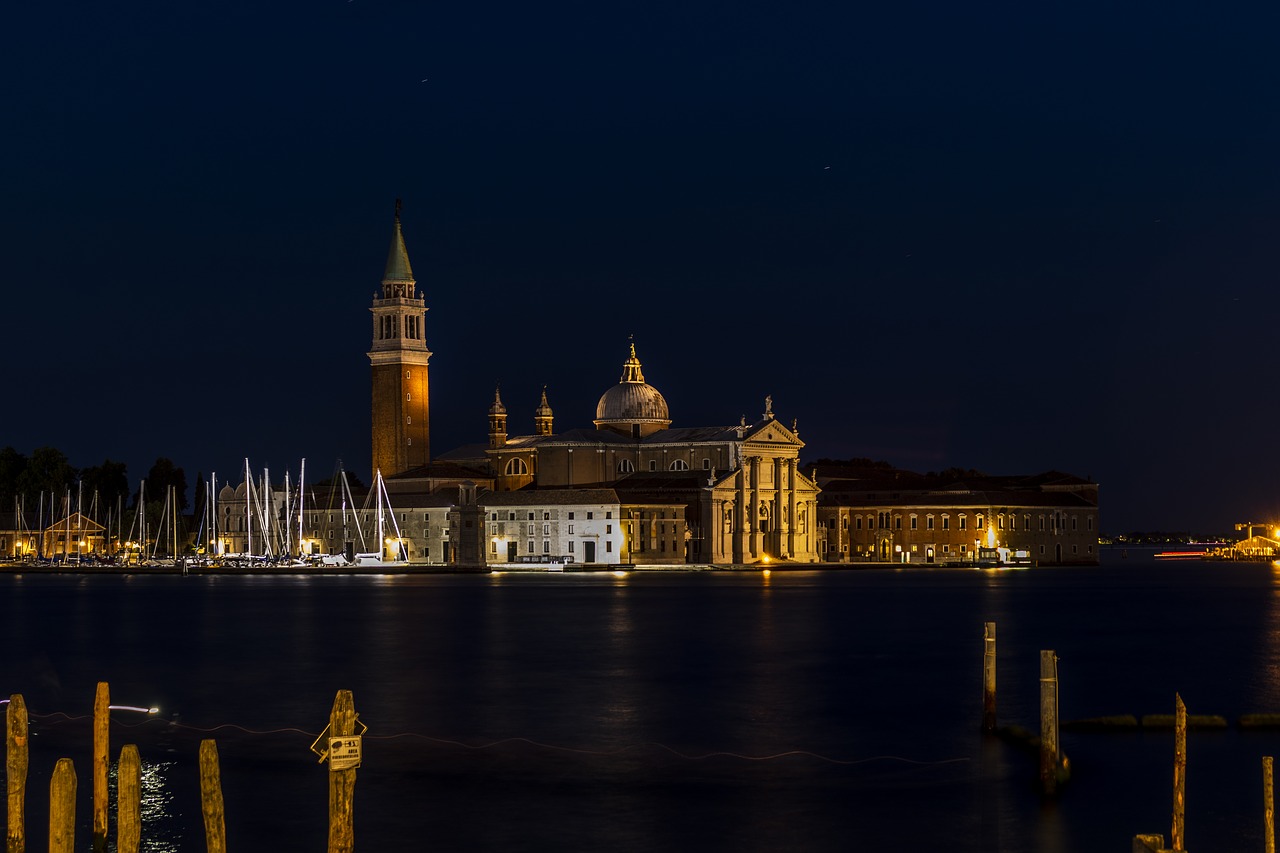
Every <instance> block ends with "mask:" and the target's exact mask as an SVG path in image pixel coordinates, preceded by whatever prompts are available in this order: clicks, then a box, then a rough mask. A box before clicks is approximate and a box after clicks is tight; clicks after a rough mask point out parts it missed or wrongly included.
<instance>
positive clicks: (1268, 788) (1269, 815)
mask: <svg viewBox="0 0 1280 853" xmlns="http://www.w3.org/2000/svg"><path fill="white" fill-rule="evenodd" d="M1272 764H1273V762H1272V758H1271V756H1270V755H1264V756H1263V757H1262V840H1263V844H1264V845H1265V847H1264V849H1265V850H1266V853H1276V789H1275V775H1274V769H1273V767H1272Z"/></svg>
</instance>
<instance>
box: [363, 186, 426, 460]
mask: <svg viewBox="0 0 1280 853" xmlns="http://www.w3.org/2000/svg"><path fill="white" fill-rule="evenodd" d="M416 285H417V282H416V281H415V279H414V277H413V268H412V267H410V266H409V253H408V251H407V250H406V249H405V246H404V235H403V234H402V233H401V231H400V199H396V220H395V227H394V229H393V230H392V232H391V249H390V250H389V251H388V253H387V267H386V270H385V272H383V274H382V291H381V292H380V293H375V294H374V296H373V305H372V306H371V307H370V308H369V311H370V312H372V314H373V346H372V347H371V348H370V350H369V353H368V354H369V363H370V365H371V366H372V378H373V468H372V469H371V470H370V472H369V474H370V476H371V477H372V476H373V473H374V472H375V471H379V470H381V471H382V474H383V476H390V475H392V474H399V473H402V472H404V471H408V470H409V469H411V468H417V467H419V466H421V465H426V464H427V463H428V462H429V461H431V418H430V415H431V408H430V404H429V401H428V395H427V389H428V386H427V362H428V361H429V360H430V358H431V352H430V350H428V349H427V344H426V341H425V339H424V329H423V325H424V320H425V319H426V312H427V307H426V302H425V300H423V298H422V295H421V294H420V293H419V292H418V291H417V288H416Z"/></svg>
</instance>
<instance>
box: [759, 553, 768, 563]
mask: <svg viewBox="0 0 1280 853" xmlns="http://www.w3.org/2000/svg"><path fill="white" fill-rule="evenodd" d="M760 562H762V563H767V562H769V555H768V554H765V555H764V556H763V557H761V558H760Z"/></svg>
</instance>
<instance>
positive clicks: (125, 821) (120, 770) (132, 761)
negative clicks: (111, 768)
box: [116, 743, 142, 853]
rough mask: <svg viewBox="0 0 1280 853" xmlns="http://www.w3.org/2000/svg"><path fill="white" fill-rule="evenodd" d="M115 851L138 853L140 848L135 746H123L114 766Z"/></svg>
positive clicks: (139, 791) (139, 778)
mask: <svg viewBox="0 0 1280 853" xmlns="http://www.w3.org/2000/svg"><path fill="white" fill-rule="evenodd" d="M116 790H117V793H116V851H117V853H138V848H139V847H140V846H141V845H142V760H141V759H140V758H139V757H138V747H137V746H136V745H135V744H132V743H126V744H125V745H124V746H123V747H121V749H120V763H119V764H118V765H117V766H116Z"/></svg>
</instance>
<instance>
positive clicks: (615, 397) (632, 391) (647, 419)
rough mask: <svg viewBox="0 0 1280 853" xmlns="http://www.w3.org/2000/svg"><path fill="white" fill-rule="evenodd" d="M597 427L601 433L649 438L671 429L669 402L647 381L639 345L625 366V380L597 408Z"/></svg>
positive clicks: (605, 394)
mask: <svg viewBox="0 0 1280 853" xmlns="http://www.w3.org/2000/svg"><path fill="white" fill-rule="evenodd" d="M595 425H596V427H597V428H598V429H614V430H617V431H618V432H622V433H624V434H630V435H635V436H639V435H641V434H643V435H648V434H649V433H652V432H657V431H658V430H660V429H666V428H667V427H668V426H670V425H671V416H670V414H669V413H668V411H667V401H666V399H665V398H664V397H663V396H662V393H661V392H660V391H659V390H658V389H657V388H654V387H653V386H652V385H650V384H648V383H647V382H645V381H644V373H643V372H641V369H640V359H638V358H636V347H635V344H632V345H631V355H630V356H629V357H628V358H627V360H626V362H624V363H623V366H622V379H620V380H619V381H618V384H617V385H614V386H613V387H612V388H610V389H609V390H608V391H605V392H604V394H603V395H601V397H600V402H599V403H597V404H596V419H595ZM633 427H638V428H636V429H633Z"/></svg>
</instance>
